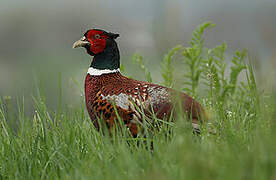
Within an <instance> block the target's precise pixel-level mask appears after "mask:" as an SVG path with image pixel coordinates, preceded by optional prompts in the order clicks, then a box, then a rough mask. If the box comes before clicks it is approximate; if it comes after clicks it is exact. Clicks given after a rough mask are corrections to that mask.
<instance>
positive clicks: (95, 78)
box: [73, 29, 204, 137]
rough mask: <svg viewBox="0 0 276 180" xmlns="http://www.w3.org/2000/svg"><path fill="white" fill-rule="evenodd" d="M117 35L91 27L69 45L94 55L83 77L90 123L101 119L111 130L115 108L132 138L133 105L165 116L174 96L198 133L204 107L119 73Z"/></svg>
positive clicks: (136, 114) (134, 129) (138, 118)
mask: <svg viewBox="0 0 276 180" xmlns="http://www.w3.org/2000/svg"><path fill="white" fill-rule="evenodd" d="M117 37H119V34H114V33H111V32H106V31H104V30H100V29H91V30H88V31H87V32H86V33H85V34H84V36H83V37H82V38H81V39H80V40H78V41H76V42H75V43H74V45H73V48H77V47H84V48H85V49H86V51H87V53H88V54H89V55H91V56H94V58H93V60H92V63H91V65H90V67H89V69H88V72H87V75H86V78H85V101H86V107H87V111H88V113H89V115H90V118H91V120H92V122H93V124H94V126H95V127H96V128H97V129H98V130H99V122H98V119H102V120H104V121H105V123H106V125H107V127H108V128H109V129H111V128H112V127H113V126H114V124H115V120H116V117H117V116H116V112H115V111H117V113H118V115H119V116H120V117H121V119H122V120H123V122H124V124H125V125H126V126H127V128H128V129H129V130H130V132H131V134H132V135H133V136H134V137H136V136H137V134H138V130H139V128H138V126H139V124H140V123H141V121H142V117H141V114H140V113H139V111H138V110H137V107H139V108H141V109H143V111H144V113H145V114H146V115H147V116H148V115H150V114H151V112H152V111H153V113H155V115H156V117H157V118H159V119H165V118H168V117H169V116H170V114H171V113H172V111H173V108H174V105H175V103H174V100H175V98H174V97H178V100H179V98H180V101H181V104H182V109H183V111H184V112H186V114H187V116H188V119H192V125H193V127H194V130H195V131H196V132H198V131H199V128H198V124H199V122H200V121H201V119H203V118H204V117H203V115H204V109H203V108H202V107H201V105H200V104H199V103H198V102H197V101H195V100H194V99H193V98H192V97H190V96H188V95H186V94H184V93H181V92H178V91H175V90H173V89H170V88H167V87H164V86H160V85H157V84H152V83H148V82H144V81H137V80H133V79H130V78H127V77H125V76H123V75H122V74H121V73H120V69H119V68H120V54H119V49H118V46H117V43H116V41H115V39H116V38H117ZM114 106H116V107H114Z"/></svg>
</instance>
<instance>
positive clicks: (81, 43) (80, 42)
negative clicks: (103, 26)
mask: <svg viewBox="0 0 276 180" xmlns="http://www.w3.org/2000/svg"><path fill="white" fill-rule="evenodd" d="M88 44H90V42H88V41H86V40H82V39H80V40H77V41H76V42H74V44H73V48H78V47H84V46H86V45H88Z"/></svg>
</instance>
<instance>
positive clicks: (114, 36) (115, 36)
mask: <svg viewBox="0 0 276 180" xmlns="http://www.w3.org/2000/svg"><path fill="white" fill-rule="evenodd" d="M108 36H109V37H111V38H112V39H116V38H117V37H119V36H120V34H114V33H111V32H109V33H108Z"/></svg>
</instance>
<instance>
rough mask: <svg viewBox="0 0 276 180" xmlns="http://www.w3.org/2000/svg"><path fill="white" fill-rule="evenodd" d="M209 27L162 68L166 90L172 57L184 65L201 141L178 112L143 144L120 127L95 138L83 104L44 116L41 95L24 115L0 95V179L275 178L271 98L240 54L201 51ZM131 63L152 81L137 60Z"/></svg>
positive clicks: (174, 52) (275, 113)
mask: <svg viewBox="0 0 276 180" xmlns="http://www.w3.org/2000/svg"><path fill="white" fill-rule="evenodd" d="M212 26H213V25H212V24H211V23H204V24H202V25H200V26H199V27H198V28H197V29H196V30H195V31H194V33H193V36H192V40H191V43H190V47H182V46H177V47H175V48H173V49H172V50H170V51H169V52H168V54H167V55H166V56H165V58H164V60H163V62H162V72H161V74H162V77H163V79H164V82H163V84H165V85H167V86H170V87H174V85H175V81H174V75H177V73H176V72H175V70H174V68H173V61H174V59H178V60H181V61H183V62H184V63H185V67H183V68H185V71H184V75H183V77H184V78H183V81H184V83H183V86H182V87H179V88H180V89H183V90H185V92H187V93H189V94H190V95H192V96H193V97H195V98H196V99H198V100H199V101H200V102H201V103H202V104H203V105H204V106H205V107H206V108H207V109H208V110H209V113H210V121H209V122H210V123H211V125H207V124H203V125H202V134H201V135H200V136H196V135H193V133H192V130H191V128H190V126H189V124H188V123H186V120H185V119H183V116H182V115H181V113H180V112H179V116H177V117H176V118H175V122H174V123H169V124H168V125H164V124H163V126H162V127H161V130H160V131H151V128H149V129H147V130H148V131H149V132H148V138H147V139H146V140H145V139H143V138H141V137H140V138H137V139H132V138H130V137H129V135H128V134H127V132H126V129H123V130H122V131H121V132H122V133H116V134H115V135H113V136H112V137H110V136H107V135H105V136H104V135H103V133H99V132H97V131H96V130H95V129H94V127H93V125H92V123H91V122H90V119H89V117H88V115H87V112H86V109H85V106H84V104H81V105H80V106H79V107H76V108H72V107H67V106H66V105H61V106H60V107H59V108H58V109H57V110H56V111H51V110H49V108H48V107H47V104H46V103H45V97H44V96H43V95H42V94H43V93H41V91H40V93H39V95H38V96H37V97H34V98H33V102H34V109H35V112H34V113H32V114H31V115H27V113H26V112H25V110H24V106H25V105H24V104H25V103H24V98H23V99H22V98H21V99H20V100H18V101H17V104H18V105H17V107H14V106H12V105H11V103H10V97H1V100H0V179H57V178H58V179H113V180H114V179H231V180H232V179H258V180H260V179H276V170H275V169H276V140H275V139H276V128H275V118H276V111H275V109H276V103H275V97H274V96H273V95H272V94H270V93H265V94H264V93H262V94H260V92H259V90H258V88H257V85H256V81H255V77H254V71H253V67H252V64H251V61H250V59H249V60H248V59H247V57H246V56H247V54H246V51H242V52H240V51H237V52H236V53H235V54H234V56H233V58H226V56H225V51H226V47H227V46H226V43H223V44H222V45H219V46H217V47H215V48H211V49H210V48H206V47H204V41H203V33H204V32H205V29H207V28H210V27H212ZM137 58H138V60H137ZM133 59H134V61H136V62H138V65H139V67H141V68H142V70H143V72H145V77H146V79H147V80H149V81H151V80H152V77H151V74H150V70H148V69H147V68H145V66H144V61H143V58H142V56H140V55H138V54H136V55H135V56H134V58H133ZM228 65H229V66H230V67H229V68H228ZM227 69H228V71H229V73H226V72H227ZM240 76H244V79H245V80H244V81H241V80H239V77H240ZM60 94H61V92H60ZM59 101H61V100H59ZM15 109H16V110H15ZM155 120H156V119H155ZM207 126H208V127H207ZM210 128H211V129H212V130H215V131H216V134H215V135H213V134H209V133H208V131H209V129H210ZM151 143H152V144H153V150H152V149H151V148H150V146H151ZM137 144H139V145H137Z"/></svg>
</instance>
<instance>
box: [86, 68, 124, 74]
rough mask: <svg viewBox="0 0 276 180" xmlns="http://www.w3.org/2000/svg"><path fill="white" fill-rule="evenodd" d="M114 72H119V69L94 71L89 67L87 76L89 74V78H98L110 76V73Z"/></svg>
mask: <svg viewBox="0 0 276 180" xmlns="http://www.w3.org/2000/svg"><path fill="white" fill-rule="evenodd" d="M116 72H120V68H118V69H113V70H110V69H95V68H93V67H90V68H89V69H88V71H87V73H88V74H90V75H91V76H100V75H102V74H110V73H116Z"/></svg>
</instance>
